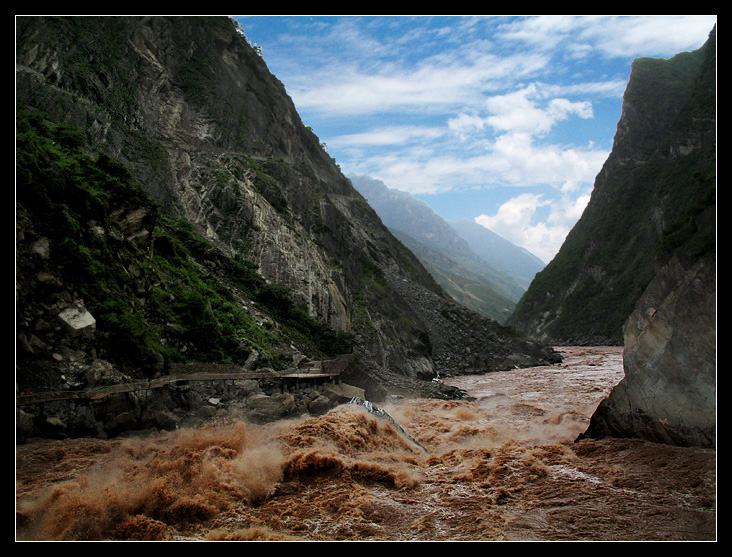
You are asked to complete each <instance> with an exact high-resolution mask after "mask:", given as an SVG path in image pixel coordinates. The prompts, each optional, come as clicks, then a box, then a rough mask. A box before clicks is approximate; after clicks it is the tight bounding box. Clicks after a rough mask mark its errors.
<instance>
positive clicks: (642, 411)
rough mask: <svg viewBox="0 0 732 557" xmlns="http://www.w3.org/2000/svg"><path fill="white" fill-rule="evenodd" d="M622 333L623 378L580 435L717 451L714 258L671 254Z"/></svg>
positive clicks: (711, 217) (709, 255)
mask: <svg viewBox="0 0 732 557" xmlns="http://www.w3.org/2000/svg"><path fill="white" fill-rule="evenodd" d="M710 212H711V211H710ZM713 218H714V216H713V214H712V215H709V214H708V215H707V219H713ZM706 229H707V230H708V229H709V227H706ZM624 333H625V348H624V352H623V365H624V369H625V378H624V379H623V380H622V381H621V382H620V384H619V385H618V386H616V387H615V388H614V389H613V391H612V392H611V394H610V396H609V397H608V398H607V399H605V400H604V401H603V402H602V403H601V404H600V406H599V407H598V409H597V411H596V412H595V414H594V415H593V417H592V420H591V424H590V427H589V429H588V431H587V432H586V434H585V435H587V436H589V437H602V436H607V435H609V436H615V437H640V438H642V439H648V440H651V441H656V442H662V443H669V444H675V445H684V446H686V445H690V446H701V447H715V446H716V419H717V417H716V410H717V408H716V265H715V256H714V254H713V253H712V254H706V255H705V256H703V257H701V258H699V259H697V258H695V257H688V254H685V253H683V252H680V253H677V254H676V255H674V256H673V257H672V258H671V260H670V261H669V263H668V264H667V265H666V266H665V267H664V268H663V269H661V271H660V272H659V273H658V275H657V276H656V278H655V279H654V280H653V282H652V283H651V284H650V285H649V287H648V289H647V290H646V291H645V292H644V293H643V296H642V297H641V299H640V300H639V301H638V304H637V306H636V308H635V311H634V312H633V314H632V315H631V316H630V318H629V319H628V321H627V322H626V324H625V327H624Z"/></svg>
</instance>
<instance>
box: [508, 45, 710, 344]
mask: <svg viewBox="0 0 732 557" xmlns="http://www.w3.org/2000/svg"><path fill="white" fill-rule="evenodd" d="M715 37H716V33H715V32H714V31H712V33H711V34H710V38H709V40H708V41H707V44H706V45H705V46H704V47H702V48H701V49H699V50H697V51H694V52H684V53H680V54H678V55H676V56H674V57H673V58H670V59H668V60H664V59H650V58H640V59H637V60H635V61H634V63H633V66H632V70H631V74H630V80H629V83H628V86H627V89H626V91H625V95H624V98H623V111H622V115H621V118H620V121H619V122H618V129H617V133H616V136H615V141H614V145H613V149H612V152H611V154H610V156H609V157H608V160H607V161H606V163H605V165H604V166H603V168H602V170H601V171H600V173H599V174H598V176H597V179H596V181H595V186H594V189H593V193H592V198H591V200H590V202H589V204H588V206H587V208H586V209H585V211H584V213H583V215H582V217H581V219H580V220H579V221H578V222H577V224H576V225H575V227H574V228H573V229H572V231H571V232H570V233H569V235H568V236H567V239H566V241H565V243H564V244H563V246H562V248H561V250H560V251H559V253H558V254H557V256H556V257H555V259H554V260H553V261H552V262H551V263H550V264H549V265H547V267H546V268H545V269H544V270H542V271H541V272H540V273H538V274H537V276H536V278H535V279H534V281H533V283H532V284H531V286H530V287H529V289H528V291H527V292H526V294H524V296H523V297H522V299H521V301H520V302H519V304H518V306H517V309H516V311H515V312H514V314H513V315H512V316H511V318H510V319H509V320H508V323H509V324H511V325H513V326H515V327H516V329H517V330H520V331H522V332H523V333H524V334H526V335H529V336H531V337H532V338H537V339H542V340H543V341H544V342H551V343H554V344H568V345H571V344H590V345H591V344H622V343H623V332H622V327H623V324H624V323H625V321H626V319H627V318H628V317H629V316H630V314H631V313H632V311H633V309H634V307H635V304H636V302H637V300H638V299H639V297H640V296H641V294H642V293H643V291H644V289H645V288H646V286H647V285H648V284H649V283H650V281H651V280H652V279H653V277H654V275H655V274H656V273H657V272H658V270H659V269H660V268H661V267H662V266H663V265H664V264H665V262H666V260H667V258H668V253H669V252H668V249H667V244H668V240H669V239H670V238H672V237H673V235H674V234H675V227H676V226H677V223H678V222H679V221H680V220H683V219H684V218H686V214H687V213H688V212H689V211H690V210H694V209H693V208H694V206H695V205H697V204H700V203H706V201H705V200H708V199H711V198H712V197H713V196H710V195H709V194H710V192H713V191H714V190H715V188H716V97H715V91H716V39H715Z"/></svg>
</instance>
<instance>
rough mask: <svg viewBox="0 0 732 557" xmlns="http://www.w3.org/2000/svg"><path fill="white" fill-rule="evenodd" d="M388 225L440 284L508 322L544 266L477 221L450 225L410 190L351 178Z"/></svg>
mask: <svg viewBox="0 0 732 557" xmlns="http://www.w3.org/2000/svg"><path fill="white" fill-rule="evenodd" d="M349 179H350V180H351V183H352V184H353V186H354V187H355V188H356V189H357V190H358V191H359V192H360V193H361V194H362V195H363V196H364V197H365V198H366V200H367V201H368V202H369V204H370V205H371V206H372V207H373V208H374V210H375V211H376V212H377V214H378V215H379V217H380V218H381V220H382V221H383V223H384V224H385V225H386V226H387V227H388V228H389V229H390V230H391V231H392V233H393V234H394V235H395V236H396V237H397V238H398V239H399V240H400V241H401V242H402V243H403V244H404V245H405V246H407V247H408V248H409V249H410V250H411V251H412V252H413V253H414V254H415V255H416V256H417V257H418V258H419V260H420V261H421V262H422V264H423V265H424V266H425V267H426V268H427V270H428V271H429V272H430V274H432V276H433V277H434V278H435V280H436V281H437V283H438V284H440V286H442V288H443V289H444V290H445V291H446V292H447V293H448V294H450V296H452V298H454V299H455V300H457V301H458V302H460V303H461V304H463V305H465V306H466V307H468V308H470V309H472V310H473V311H476V312H477V313H480V314H481V315H484V316H486V317H489V318H491V319H495V320H496V321H499V322H503V321H505V320H506V319H507V318H508V316H509V315H510V314H511V313H512V312H513V309H514V307H515V305H516V303H517V302H518V300H519V299H520V298H521V296H522V295H523V293H524V292H525V291H526V289H527V288H528V285H529V284H530V283H531V280H532V279H533V277H534V275H536V273H538V272H539V271H541V269H542V268H543V267H544V263H543V262H542V261H541V260H540V259H539V258H538V257H536V256H535V255H533V254H531V253H529V252H528V251H527V250H525V249H523V248H520V247H518V246H516V245H514V244H512V243H511V242H509V241H508V240H505V239H504V238H502V237H500V236H499V235H497V234H496V233H494V232H492V231H490V230H488V229H487V228H485V227H484V226H481V225H479V224H477V223H474V222H471V221H468V220H460V221H457V222H448V221H446V220H445V219H443V218H442V217H440V216H439V215H437V214H436V213H435V212H434V210H432V208H431V207H430V206H429V205H428V204H427V203H425V202H424V201H421V200H419V199H416V198H414V197H413V196H412V195H410V194H409V193H407V192H404V191H400V190H398V189H394V188H389V187H388V186H386V184H384V183H383V182H381V181H379V180H375V179H373V178H369V177H368V176H349Z"/></svg>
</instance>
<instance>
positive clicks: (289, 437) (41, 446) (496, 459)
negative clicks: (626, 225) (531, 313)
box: [16, 347, 716, 541]
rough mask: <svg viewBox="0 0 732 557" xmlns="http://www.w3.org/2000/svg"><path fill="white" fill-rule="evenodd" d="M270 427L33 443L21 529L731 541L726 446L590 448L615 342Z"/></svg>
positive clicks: (76, 534)
mask: <svg viewBox="0 0 732 557" xmlns="http://www.w3.org/2000/svg"><path fill="white" fill-rule="evenodd" d="M559 351H561V352H562V353H563V355H564V362H563V363H562V364H560V365H557V366H549V367H539V368H528V369H517V370H512V371H506V372H498V373H491V374H486V375H482V376H464V377H456V378H450V379H447V380H446V382H448V383H450V384H452V385H455V386H458V387H460V388H461V389H463V390H465V391H466V392H467V393H468V395H469V396H468V398H467V399H466V400H461V401H437V400H424V399H409V398H400V399H394V400H393V401H392V402H390V403H388V404H384V405H383V406H381V408H383V409H384V410H385V411H386V412H388V414H389V415H390V416H391V417H392V418H393V420H394V422H395V423H394V422H391V421H389V420H384V419H379V418H377V417H375V416H374V415H373V414H370V413H368V412H367V411H366V410H365V409H364V408H363V407H361V406H357V405H342V406H339V407H338V408H336V409H334V410H332V411H331V412H329V413H328V414H326V415H324V416H318V417H302V418H298V419H293V420H286V421H281V422H277V423H275V424H268V425H253V424H247V423H242V422H236V421H230V422H221V423H212V424H209V425H207V426H205V427H201V428H197V429H190V430H178V431H175V432H167V433H159V434H154V435H152V436H146V437H134V436H130V437H127V438H124V439H114V440H99V439H69V440H64V441H55V440H31V441H30V442H28V443H26V444H23V445H19V446H17V447H16V539H17V540H115V539H116V540H180V541H184V540H209V541H213V540H221V541H223V540H249V541H275V540H278V541H601V540H605V541H635V540H638V541H646V540H652V541H662V540H671V541H676V540H716V451H714V450H710V449H699V448H688V447H671V446H666V445H659V444H655V443H649V442H645V441H640V440H632V439H603V440H599V441H594V440H583V441H581V442H577V443H576V442H574V440H575V439H576V438H577V436H578V435H579V434H580V433H582V432H583V431H584V430H585V429H586V428H587V425H588V423H589V419H590V416H591V415H592V413H593V411H594V409H595V408H596V407H597V404H598V403H599V401H600V400H602V398H604V397H605V396H607V394H608V393H609V392H610V390H611V389H612V387H613V386H614V385H615V384H617V383H618V381H620V379H621V378H622V376H623V370H622V351H621V349H620V348H614V347H589V348H587V347H582V348H578V347H570V348H559Z"/></svg>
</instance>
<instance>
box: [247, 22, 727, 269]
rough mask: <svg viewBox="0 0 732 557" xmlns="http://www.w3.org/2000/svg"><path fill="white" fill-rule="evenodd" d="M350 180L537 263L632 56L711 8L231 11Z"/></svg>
mask: <svg viewBox="0 0 732 557" xmlns="http://www.w3.org/2000/svg"><path fill="white" fill-rule="evenodd" d="M235 17H236V19H237V20H238V21H239V22H240V23H241V24H242V26H243V28H244V33H245V35H246V37H247V39H248V40H249V42H250V43H252V44H253V45H258V46H260V47H262V54H263V57H264V60H265V62H266V63H267V66H268V67H269V69H270V71H271V72H272V73H273V74H274V75H275V76H276V77H277V78H278V79H279V80H280V81H281V82H282V83H283V84H284V85H285V88H286V90H287V92H288V94H289V95H290V97H292V99H293V101H294V103H295V106H296V108H297V110H298V113H299V114H300V116H301V118H302V120H303V122H304V123H305V124H306V125H308V126H310V127H311V128H312V129H313V131H314V132H315V133H316V135H317V136H318V137H319V138H320V140H321V142H322V143H324V144H325V145H326V147H327V150H328V152H329V153H330V155H331V156H332V157H333V158H334V159H335V160H336V162H337V163H338V164H339V165H340V167H341V170H342V171H343V172H344V174H346V175H356V174H358V175H367V176H370V177H372V178H375V179H378V180H381V181H383V182H384V183H385V184H386V185H387V186H389V187H391V188H396V189H400V190H404V191H407V192H409V193H411V194H412V195H414V196H415V197H417V198H419V199H422V200H424V201H425V202H427V203H428V204H429V205H430V206H431V207H432V208H433V209H434V210H435V212H437V213H438V214H439V215H440V216H442V217H443V218H445V219H446V220H457V219H471V220H475V221H476V222H479V223H481V224H483V225H484V226H486V227H488V228H490V229H491V230H493V231H494V232H496V233H498V234H500V235H501V236H503V237H505V238H506V239H508V240H510V241H512V242H513V243H515V244H517V245H520V246H522V247H525V248H526V249H528V250H529V251H531V252H532V253H534V254H535V255H537V256H538V257H539V258H541V259H542V260H544V261H545V262H549V261H550V260H551V259H552V258H553V257H554V255H555V254H556V252H557V251H558V250H559V248H560V246H561V244H562V242H563V241H564V238H565V237H566V235H567V233H568V232H569V230H570V229H571V228H572V226H573V225H574V223H575V222H576V221H577V219H578V218H579V217H580V216H581V214H582V211H583V209H584V207H585V205H586V204H587V201H588V200H589V196H590V194H591V192H592V186H593V183H594V180H595V177H596V175H597V173H598V172H599V171H600V169H601V167H602V165H603V163H604V162H605V160H606V159H607V156H608V155H609V153H610V150H611V148H612V142H613V137H614V135H615V131H616V126H617V123H618V120H619V118H620V113H621V106H622V96H623V93H624V91H625V87H626V85H627V82H628V77H629V75H630V67H631V62H632V61H633V59H635V58H638V57H644V56H648V57H661V58H669V57H671V56H673V55H674V54H677V53H679V52H682V51H687V50H695V49H697V48H699V47H700V46H702V45H703V44H704V42H705V41H706V39H707V37H708V35H709V32H710V31H711V29H712V27H713V26H714V24H715V23H716V16H638V17H635V16H620V17H617V16H602V17H597V16H579V17H578V16H541V17H508V16H363V17H361V16H339V17H335V16H235Z"/></svg>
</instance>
